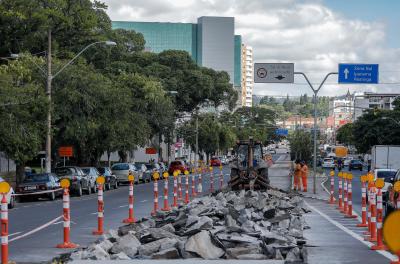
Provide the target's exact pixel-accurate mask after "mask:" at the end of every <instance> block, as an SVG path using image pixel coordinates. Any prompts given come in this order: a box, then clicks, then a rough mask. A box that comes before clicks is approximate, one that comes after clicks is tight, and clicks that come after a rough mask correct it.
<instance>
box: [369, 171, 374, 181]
mask: <svg viewBox="0 0 400 264" xmlns="http://www.w3.org/2000/svg"><path fill="white" fill-rule="evenodd" d="M373 181H374V175H373V174H372V173H371V172H369V173H368V182H373Z"/></svg>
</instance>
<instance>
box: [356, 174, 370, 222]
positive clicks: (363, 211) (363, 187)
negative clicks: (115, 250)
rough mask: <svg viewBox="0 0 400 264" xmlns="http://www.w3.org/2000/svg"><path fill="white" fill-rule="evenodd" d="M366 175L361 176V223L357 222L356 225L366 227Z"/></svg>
mask: <svg viewBox="0 0 400 264" xmlns="http://www.w3.org/2000/svg"><path fill="white" fill-rule="evenodd" d="M366 181H367V176H366V175H362V176H361V223H359V224H357V227H368V224H367V188H366V185H365V183H366Z"/></svg>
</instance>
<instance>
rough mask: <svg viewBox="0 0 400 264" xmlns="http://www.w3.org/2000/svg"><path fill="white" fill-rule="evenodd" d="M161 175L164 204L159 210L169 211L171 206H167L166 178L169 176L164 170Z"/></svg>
mask: <svg viewBox="0 0 400 264" xmlns="http://www.w3.org/2000/svg"><path fill="white" fill-rule="evenodd" d="M163 177H164V206H163V208H162V209H161V210H162V211H171V207H169V204H168V178H169V174H168V172H164V173H163Z"/></svg>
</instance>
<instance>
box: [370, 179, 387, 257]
mask: <svg viewBox="0 0 400 264" xmlns="http://www.w3.org/2000/svg"><path fill="white" fill-rule="evenodd" d="M383 186H385V182H384V180H383V179H381V178H379V179H377V180H376V181H375V187H376V188H377V189H378V194H377V196H376V207H377V214H376V233H377V242H376V245H374V246H372V247H371V249H372V250H386V249H387V247H386V246H385V245H384V244H383V230H382V223H383V206H382V204H383V203H382V188H383Z"/></svg>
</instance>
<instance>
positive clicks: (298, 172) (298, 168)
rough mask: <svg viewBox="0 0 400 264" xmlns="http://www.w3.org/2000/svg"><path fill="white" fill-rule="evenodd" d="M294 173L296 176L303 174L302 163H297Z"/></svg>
mask: <svg viewBox="0 0 400 264" xmlns="http://www.w3.org/2000/svg"><path fill="white" fill-rule="evenodd" d="M294 175H295V176H300V175H301V165H300V164H296V168H295V170H294Z"/></svg>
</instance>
